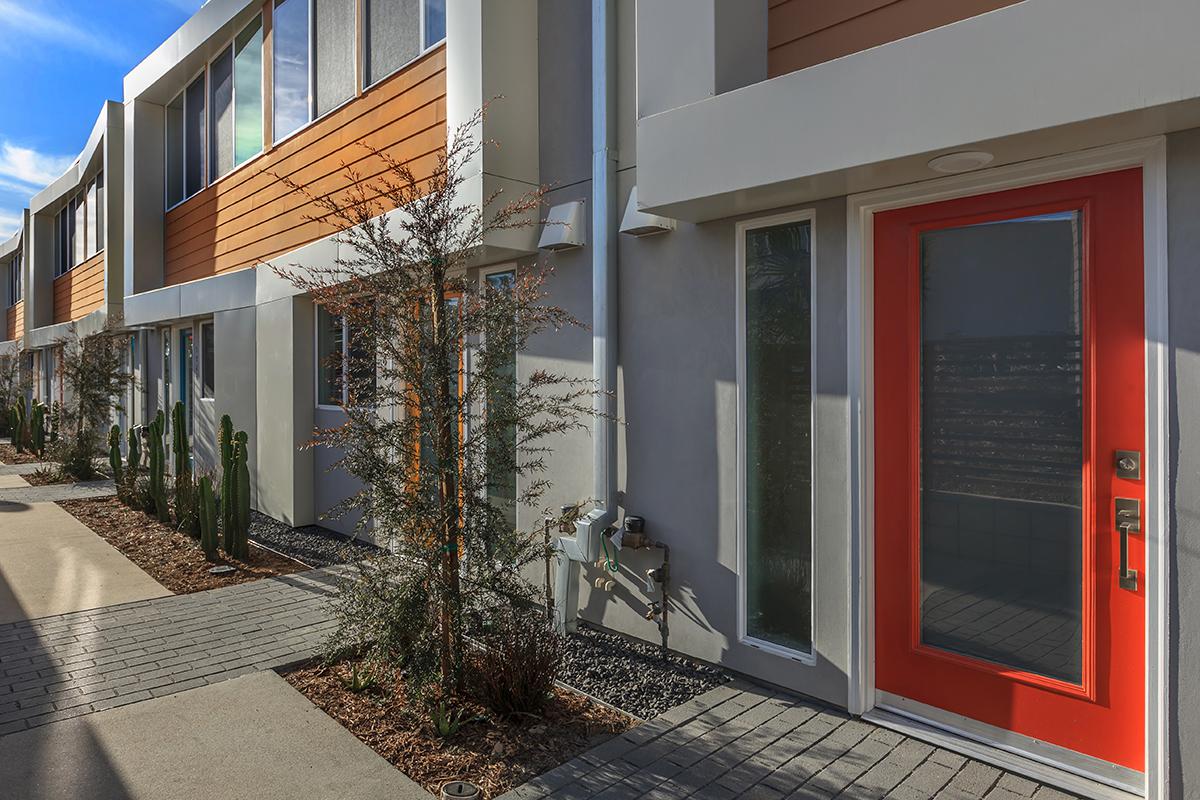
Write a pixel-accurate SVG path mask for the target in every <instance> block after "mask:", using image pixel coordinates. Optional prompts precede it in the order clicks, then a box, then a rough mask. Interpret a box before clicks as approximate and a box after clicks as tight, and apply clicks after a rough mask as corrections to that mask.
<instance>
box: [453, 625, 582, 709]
mask: <svg viewBox="0 0 1200 800" xmlns="http://www.w3.org/2000/svg"><path fill="white" fill-rule="evenodd" d="M483 645H484V647H483V649H482V650H481V651H480V652H479V653H478V654H477V655H476V656H475V658H474V659H473V664H472V667H473V669H472V670H471V672H470V675H471V682H472V689H473V693H474V694H475V697H476V698H477V699H478V700H479V701H480V702H481V703H483V704H484V705H486V706H487V707H488V708H490V709H492V710H493V711H495V712H496V713H498V714H537V713H539V712H540V711H541V710H542V709H543V708H544V707H545V705H546V701H547V700H548V699H549V698H550V692H551V690H552V689H553V688H554V679H555V677H556V676H557V675H558V669H559V666H560V665H561V664H562V658H563V639H562V637H561V636H560V635H559V634H558V633H557V632H556V631H555V630H554V628H553V626H552V625H551V624H550V622H549V621H548V620H546V619H545V617H544V615H542V614H540V613H537V612H535V611H533V610H530V609H518V610H514V611H513V612H512V613H511V614H510V615H509V616H508V617H507V618H504V619H501V620H500V621H498V622H495V623H494V624H493V626H492V630H491V632H490V633H489V634H488V635H487V636H485V638H484V641H483Z"/></svg>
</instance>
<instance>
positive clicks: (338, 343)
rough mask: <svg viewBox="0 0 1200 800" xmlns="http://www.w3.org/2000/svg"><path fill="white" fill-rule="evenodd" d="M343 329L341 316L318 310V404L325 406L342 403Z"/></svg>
mask: <svg viewBox="0 0 1200 800" xmlns="http://www.w3.org/2000/svg"><path fill="white" fill-rule="evenodd" d="M343 327H344V326H343V325H342V318H341V317H340V316H338V315H336V314H330V313H329V312H328V311H326V310H325V309H324V308H319V309H317V403H319V404H320V405H323V406H336V405H339V404H341V402H342V379H341V375H342V360H343V359H342V356H343V338H342V329H343Z"/></svg>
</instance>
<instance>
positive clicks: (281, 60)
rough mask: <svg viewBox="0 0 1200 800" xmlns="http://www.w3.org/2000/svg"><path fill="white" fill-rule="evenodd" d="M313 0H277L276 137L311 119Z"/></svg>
mask: <svg viewBox="0 0 1200 800" xmlns="http://www.w3.org/2000/svg"><path fill="white" fill-rule="evenodd" d="M308 2H309V0H276V3H275V18H274V28H273V30H272V33H271V37H272V42H273V52H274V55H273V62H272V63H273V75H274V84H275V93H274V121H275V124H274V130H275V141H279V140H280V139H283V138H284V137H286V136H288V135H290V134H291V133H293V132H294V131H296V130H297V129H298V128H299V127H300V126H301V125H304V124H305V123H306V122H308V120H309V111H310V109H309V90H308V89H309V58H308V47H309V20H308Z"/></svg>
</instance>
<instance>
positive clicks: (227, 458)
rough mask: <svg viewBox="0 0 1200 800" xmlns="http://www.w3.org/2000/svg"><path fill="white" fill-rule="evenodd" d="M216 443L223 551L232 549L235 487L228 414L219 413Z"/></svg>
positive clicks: (232, 444)
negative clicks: (219, 452)
mask: <svg viewBox="0 0 1200 800" xmlns="http://www.w3.org/2000/svg"><path fill="white" fill-rule="evenodd" d="M217 443H218V445H219V446H220V450H221V496H220V500H221V503H220V510H221V532H222V533H223V534H224V536H225V552H226V553H232V552H233V550H234V547H233V542H234V539H235V537H234V530H233V509H234V504H235V500H234V495H235V493H236V488H237V475H236V470H235V465H234V463H233V449H234V442H233V420H232V419H230V418H229V415H228V414H222V415H221V425H220V428H219V429H218V431H217Z"/></svg>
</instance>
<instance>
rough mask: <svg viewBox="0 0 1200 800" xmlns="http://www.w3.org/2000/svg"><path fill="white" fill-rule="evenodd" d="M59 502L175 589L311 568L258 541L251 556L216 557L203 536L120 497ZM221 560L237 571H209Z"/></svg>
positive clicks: (199, 589)
mask: <svg viewBox="0 0 1200 800" xmlns="http://www.w3.org/2000/svg"><path fill="white" fill-rule="evenodd" d="M59 505H60V506H62V507H63V508H65V509H66V510H67V511H69V512H70V513H71V515H72V516H74V517H75V518H76V519H78V520H79V521H80V522H82V523H83V524H84V525H87V526H88V527H89V528H91V529H92V530H93V531H95V532H96V533H97V534H99V535H100V536H101V537H103V538H104V539H105V540H106V541H107V542H108V543H109V544H111V545H112V546H113V547H115V548H117V549H118V550H120V551H121V552H122V553H124V554H125V556H126V557H127V558H128V559H129V560H130V561H132V562H133V563H135V564H137V565H138V566H139V567H141V568H142V570H144V571H145V572H146V573H148V574H149V575H150V577H152V578H154V579H155V580H156V581H158V582H159V583H161V584H162V585H163V586H165V587H166V588H167V589H169V590H170V591H172V592H174V593H175V594H189V593H191V592H202V591H204V590H206V589H216V588H219V587H221V586H232V585H234V584H238V583H247V582H249V581H256V580H260V579H262V578H270V577H273V576H275V575H289V574H291V573H293V572H301V571H303V570H306V569H308V567H307V566H305V565H304V564H300V563H298V562H296V561H293V560H291V559H290V558H284V557H283V556H280V555H276V554H275V553H272V552H271V551H269V550H263V549H262V548H260V547H257V546H255V545H254V544H251V545H250V558H249V560H248V561H245V562H243V561H239V560H237V559H235V558H229V557H228V556H226V555H225V554H224V553H221V554H220V556H219V557H218V559H217V560H216V561H208V560H207V559H206V558H205V557H204V551H203V550H201V549H200V543H199V541H197V540H196V539H193V538H192V537H191V536H188V535H187V534H186V533H183V532H182V531H178V530H176V529H175V528H172V527H170V526H168V525H164V524H162V523H161V522H159V521H158V520H157V519H155V518H154V517H152V516H150V515H149V514H145V513H143V512H141V511H138V510H136V509H132V508H130V507H129V506H127V505H125V504H124V503H122V502H121V501H119V500H118V499H117V498H115V497H98V498H93V499H87V500H64V501H62V502H60V503H59ZM219 564H228V565H230V566H233V567H236V571H234V572H229V573H226V574H224V575H212V574H210V573H209V571H208V570H209V568H211V567H214V566H217V565H219Z"/></svg>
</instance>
